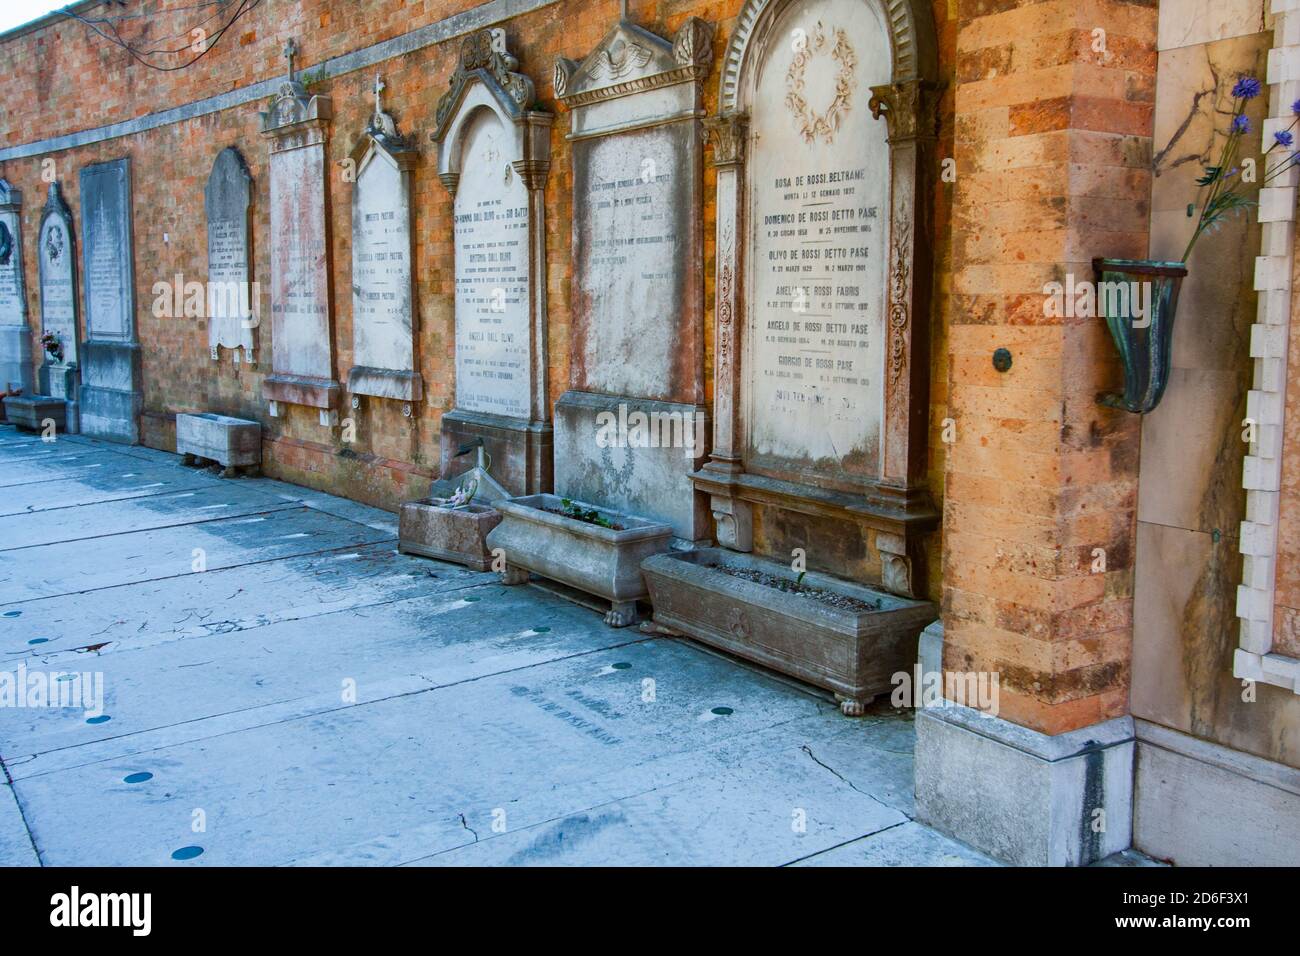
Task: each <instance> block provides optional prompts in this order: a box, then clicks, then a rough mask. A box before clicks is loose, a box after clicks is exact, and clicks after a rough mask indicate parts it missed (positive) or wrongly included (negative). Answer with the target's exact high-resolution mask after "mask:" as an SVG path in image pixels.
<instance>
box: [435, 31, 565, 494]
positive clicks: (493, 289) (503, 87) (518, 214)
mask: <svg viewBox="0 0 1300 956" xmlns="http://www.w3.org/2000/svg"><path fill="white" fill-rule="evenodd" d="M518 65H519V64H518V61H517V60H516V59H515V57H514V56H512V55H511V54H510V51H509V49H508V48H507V45H506V34H505V31H504V30H501V29H490V30H480V31H477V32H475V33H472V34H470V35H469V36H467V37H466V38H465V39H464V41H463V42H462V43H461V51H460V59H459V61H458V62H457V65H456V69H455V71H454V72H453V73H452V76H451V79H450V81H449V89H448V90H447V92H446V93H445V94H444V95H443V97H442V98H441V99H440V100H439V101H438V109H437V116H436V119H437V128H436V129H435V130H434V132H433V134H432V139H433V141H434V142H435V143H437V144H438V176H439V178H440V179H441V180H442V183H443V185H444V186H446V187H447V190H448V191H449V192H450V193H451V195H452V215H453V229H452V236H453V240H454V250H455V252H454V255H455V263H456V278H455V282H456V387H455V396H456V400H455V407H454V408H453V409H452V410H451V411H449V412H448V413H447V414H446V415H444V416H443V418H442V462H443V471H444V474H446V473H447V470H448V468H449V467H450V466H451V465H452V463H453V459H454V457H455V455H456V452H457V450H458V449H459V448H461V447H463V446H464V445H466V444H467V443H469V442H471V441H474V440H475V439H478V438H481V439H482V440H483V447H484V450H485V451H486V452H487V454H488V455H489V456H490V458H491V474H492V475H493V477H494V478H495V479H496V480H497V481H498V482H499V483H500V485H501V486H502V487H503V488H504V489H505V490H506V491H508V492H509V493H510V494H513V495H525V494H536V493H538V492H544V491H550V490H551V482H552V430H551V423H550V414H549V409H548V407H547V394H546V364H547V356H546V245H545V243H546V201H545V189H546V180H547V176H548V174H549V171H550V165H551V163H550V144H551V123H552V120H553V117H552V115H551V114H550V113H546V112H543V111H540V110H537V109H534V105H535V91H534V85H533V81H532V80H531V79H530V78H529V77H527V76H525V75H524V74H522V73H518V72H516V69H517V67H518ZM469 464H472V462H470V463H469Z"/></svg>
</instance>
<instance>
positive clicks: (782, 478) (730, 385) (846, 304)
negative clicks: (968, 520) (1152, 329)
mask: <svg viewBox="0 0 1300 956" xmlns="http://www.w3.org/2000/svg"><path fill="white" fill-rule="evenodd" d="M929 24H930V14H929V11H928V9H926V8H924V6H923V5H922V4H921V3H920V0H916V2H915V3H913V2H909V0H748V2H747V3H746V4H745V6H744V8H743V9H742V10H741V13H740V16H739V18H738V19H737V26H736V29H735V32H734V33H733V34H732V37H731V40H730V42H729V44H728V48H727V54H726V60H725V62H724V65H723V71H722V79H721V84H720V91H719V115H718V116H717V117H714V118H711V119H710V120H708V121H707V124H706V125H707V130H708V134H709V138H710V141H711V144H712V148H713V163H714V165H715V167H716V170H717V281H716V283H715V304H714V310H715V311H714V316H715V339H714V341H715V353H716V361H715V366H714V381H715V402H714V414H715V418H714V434H713V452H712V456H711V459H710V461H709V462H708V464H706V465H705V466H704V467H703V468H702V469H701V470H700V471H699V472H698V473H697V474H696V475H695V476H694V479H695V483H696V487H697V488H699V489H700V490H702V491H705V492H707V493H708V494H709V495H710V496H711V500H712V510H713V513H714V517H715V519H716V521H717V528H718V532H717V533H718V540H719V542H720V543H722V544H723V545H725V546H726V547H729V548H733V549H736V550H740V551H750V550H760V551H766V552H769V553H772V554H777V553H780V554H782V555H787V554H788V553H789V551H790V549H791V547H792V546H794V547H804V548H805V549H806V550H807V551H808V553H809V557H810V561H812V560H815V559H816V556H817V555H820V556H821V557H822V559H823V560H822V562H821V566H822V567H823V568H824V569H826V570H830V571H832V572H835V573H840V574H849V576H861V574H859V573H857V572H859V571H861V570H862V569H870V573H871V574H872V575H873V576H874V575H879V579H880V583H881V584H883V585H884V586H885V587H886V588H889V589H890V590H893V591H896V592H898V593H901V594H904V595H908V596H912V595H917V594H921V593H923V589H924V583H923V582H922V581H921V571H922V568H923V566H924V562H923V561H921V560H919V559H920V557H921V555H920V552H919V542H920V539H921V537H922V536H923V535H924V534H925V533H926V532H928V531H929V530H930V529H931V528H933V526H934V525H935V523H936V522H937V517H938V516H937V513H936V512H935V509H934V507H933V504H932V503H931V501H930V498H929V495H928V493H927V492H926V490H925V488H924V485H923V481H924V477H925V469H926V455H925V447H926V432H927V410H928V376H929V368H928V361H927V348H928V345H927V342H926V334H925V333H926V329H927V326H928V324H929V314H928V310H929V300H928V294H927V293H928V284H929V282H930V269H931V266H930V259H929V252H928V248H929V243H928V240H927V238H926V237H927V236H928V235H929V231H930V222H929V214H928V211H927V203H926V201H925V196H926V190H927V189H928V186H927V178H928V177H929V176H931V175H932V172H931V169H930V166H931V163H932V144H933V141H934V139H935V135H936V126H937V96H936V94H935V87H934V84H933V82H932V78H933V76H934V75H935V72H936V66H935V62H936V55H935V48H934V39H933V34H932V30H931V29H930V28H929ZM756 507H761V508H764V509H768V510H769V511H770V520H767V521H766V522H765V524H766V526H767V527H768V528H770V529H771V530H770V532H769V533H767V534H766V535H765V537H764V539H763V540H761V541H759V542H758V543H757V544H756V542H755V520H754V509H755V508H756ZM783 513H784V514H786V515H787V517H782V514H783ZM790 513H793V514H796V515H799V516H800V517H797V518H790V517H788V515H789V514H790ZM845 523H847V524H848V530H849V531H850V534H848V535H846V534H845V533H844V531H845V528H844V525H845ZM849 539H853V540H855V541H857V542H858V543H859V544H849V545H847V546H846V545H845V543H844V542H845V541H846V540H849ZM859 545H860V546H859ZM859 551H860V552H861V555H860V556H854V555H855V554H856V552H859Z"/></svg>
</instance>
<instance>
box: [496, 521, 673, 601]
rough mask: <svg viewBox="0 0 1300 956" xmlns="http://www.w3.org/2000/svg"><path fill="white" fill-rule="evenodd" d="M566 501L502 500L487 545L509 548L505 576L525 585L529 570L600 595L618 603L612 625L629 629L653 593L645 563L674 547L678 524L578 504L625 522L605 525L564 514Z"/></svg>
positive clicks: (508, 581) (510, 580)
mask: <svg viewBox="0 0 1300 956" xmlns="http://www.w3.org/2000/svg"><path fill="white" fill-rule="evenodd" d="M563 501H564V499H562V498H560V497H559V496H557V495H529V496H527V497H522V498H509V499H507V500H505V501H501V502H498V503H497V509H498V510H499V511H500V512H501V515H502V520H501V524H499V525H498V526H497V527H496V528H494V529H493V530H492V531H491V533H489V534H488V539H487V545H488V548H489V549H491V550H495V549H496V548H501V549H502V550H503V551H504V552H505V559H506V564H507V570H506V571H505V572H504V573H503V575H502V579H503V580H504V581H506V582H507V583H509V584H521V583H523V581H524V580H526V578H527V572H528V571H534V572H536V573H537V574H540V575H542V576H543V577H547V578H550V579H552V580H554V581H559V582H561V583H562V584H567V585H569V586H570V587H575V588H577V589H578V590H580V591H584V592H586V593H587V594H594V595H595V596H597V597H599V598H602V599H604V600H606V601H609V602H610V603H611V604H612V605H613V608H612V609H611V611H610V614H609V615H607V616H606V619H605V620H606V623H607V624H610V625H612V626H615V627H626V626H627V625H628V624H631V623H633V621H634V620H635V617H636V602H637V601H638V600H640V599H641V598H644V597H646V595H647V593H648V592H647V591H646V586H645V579H644V578H643V577H642V574H641V562H642V560H643V559H645V558H647V557H649V556H650V555H652V554H656V553H658V552H660V551H667V550H668V548H669V546H670V544H671V541H672V534H673V532H672V528H671V527H669V526H668V525H666V524H662V523H660V522H656V521H649V520H647V519H645V518H639V517H636V516H634V515H626V514H622V513H620V512H617V511H612V510H610V509H607V508H602V507H600V506H596V505H591V504H589V503H587V502H583V501H574V502H573V504H575V505H576V506H578V507H580V508H582V509H584V510H586V509H592V510H595V511H597V512H598V513H599V514H600V516H601V517H602V518H604V519H606V520H607V521H610V522H611V523H613V524H615V525H618V526H619V527H618V528H617V529H615V528H604V527H601V526H599V525H596V524H592V523H590V522H585V521H579V520H577V519H575V518H569V517H567V516H565V515H563V514H558V513H557V512H559V511H561V510H562V509H563Z"/></svg>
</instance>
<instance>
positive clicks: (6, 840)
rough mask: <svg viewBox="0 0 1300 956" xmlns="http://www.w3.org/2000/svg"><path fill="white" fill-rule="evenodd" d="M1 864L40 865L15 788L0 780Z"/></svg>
mask: <svg viewBox="0 0 1300 956" xmlns="http://www.w3.org/2000/svg"><path fill="white" fill-rule="evenodd" d="M0 866H40V860H39V859H38V858H37V856H36V849H35V847H33V846H32V839H31V836H30V835H28V833H27V824H26V823H25V822H24V821H23V816H22V812H21V811H20V810H19V809H18V800H17V798H16V797H15V796H14V788H13V787H11V786H10V785H9V784H7V783H3V782H0Z"/></svg>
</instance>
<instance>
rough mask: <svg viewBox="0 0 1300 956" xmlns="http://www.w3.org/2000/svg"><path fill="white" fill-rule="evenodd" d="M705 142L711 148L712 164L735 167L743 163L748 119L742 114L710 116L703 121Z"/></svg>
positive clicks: (747, 133)
mask: <svg viewBox="0 0 1300 956" xmlns="http://www.w3.org/2000/svg"><path fill="white" fill-rule="evenodd" d="M704 135H705V139H706V142H707V143H708V144H709V146H710V147H712V150H713V154H712V160H711V162H712V164H713V165H714V166H715V167H719V166H735V165H737V164H738V163H743V162H744V161H745V137H746V136H748V135H749V117H747V116H745V115H744V114H743V113H735V114H732V115H730V116H710V117H709V118H708V119H706V120H705V121H704Z"/></svg>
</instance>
